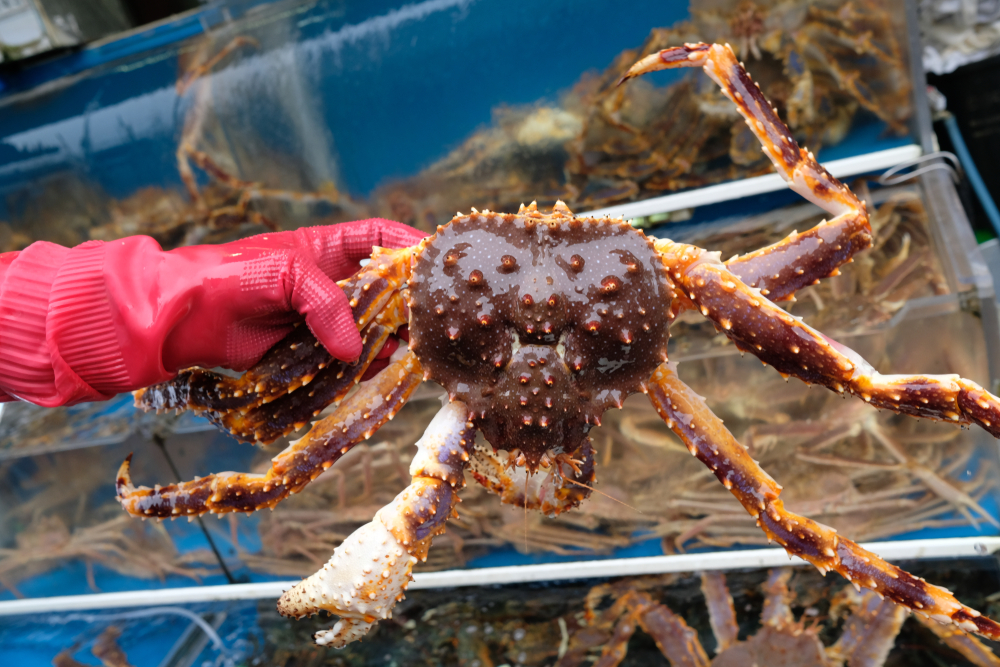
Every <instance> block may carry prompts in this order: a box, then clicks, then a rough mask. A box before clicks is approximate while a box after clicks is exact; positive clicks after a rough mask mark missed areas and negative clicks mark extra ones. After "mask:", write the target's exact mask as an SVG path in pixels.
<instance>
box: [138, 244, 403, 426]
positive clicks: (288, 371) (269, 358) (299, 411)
mask: <svg viewBox="0 0 1000 667" xmlns="http://www.w3.org/2000/svg"><path fill="white" fill-rule="evenodd" d="M410 252H411V249H407V248H403V249H401V250H385V249H382V248H377V249H376V251H375V253H373V259H372V261H371V262H369V264H368V265H367V266H366V267H364V268H363V269H361V270H360V271H358V272H357V273H355V274H354V275H353V276H351V277H350V278H348V279H346V280H342V281H340V282H339V283H337V284H338V285H339V286H340V288H341V289H343V290H344V293H345V294H346V295H347V297H348V299H349V301H350V304H351V308H352V310H353V315H354V321H355V322H356V323H357V325H358V329H359V330H360V331H362V332H363V344H364V348H363V351H362V354H361V359H360V360H359V361H358V362H357V363H355V364H347V363H344V362H340V361H336V360H334V359H333V358H332V357H331V356H330V354H329V353H328V352H327V351H326V348H324V347H323V346H322V345H320V344H319V342H318V341H317V340H316V337H315V336H313V335H312V332H310V331H309V328H308V327H303V326H299V327H297V328H296V329H295V330H294V331H292V333H290V334H289V335H288V336H287V337H286V338H285V339H284V340H282V341H280V342H279V343H277V344H276V345H275V346H274V347H273V348H271V349H270V350H269V351H268V353H267V354H265V355H264V358H263V359H261V360H260V361H259V362H258V363H257V364H256V365H255V366H254V367H253V368H251V369H250V370H248V371H247V372H246V373H244V374H243V375H242V376H241V377H239V378H231V377H227V376H224V375H220V374H218V373H213V372H212V371H207V370H204V369H201V368H193V369H189V370H186V371H183V372H181V373H180V374H179V375H178V376H177V377H176V378H174V379H173V380H170V381H169V382H163V383H160V384H157V385H153V386H152V387H147V388H146V389H141V390H139V391H137V392H135V394H134V395H135V403H136V406H137V407H140V408H143V409H145V410H150V409H156V410H169V409H174V410H193V411H195V412H197V413H199V414H204V415H205V416H207V417H208V418H209V419H211V420H212V421H213V422H215V423H216V424H218V425H219V426H221V427H222V428H224V429H226V430H228V431H229V432H230V433H232V434H233V435H235V436H236V437H238V438H240V439H252V440H257V441H258V442H264V443H267V442H271V441H273V440H274V439H276V438H277V437H279V436H281V435H285V434H287V433H289V432H291V431H292V430H295V429H296V428H300V427H301V426H302V425H303V424H304V422H306V421H308V420H309V419H311V418H312V417H314V416H315V413H316V411H317V409H322V408H324V407H326V405H328V404H330V403H332V402H336V401H339V400H340V399H341V398H343V396H344V395H345V394H346V393H347V391H349V390H350V388H351V387H353V386H354V384H355V383H356V382H357V381H358V379H359V378H361V376H362V375H364V373H365V370H367V368H368V365H369V364H370V363H371V361H372V359H374V357H375V355H376V354H378V352H379V350H380V349H381V348H382V344H383V343H384V342H385V338H386V337H387V336H388V335H389V333H391V332H392V331H394V330H395V329H396V328H398V327H399V326H400V325H402V324H403V323H405V321H406V309H405V305H404V300H403V298H402V297H401V296H400V295H399V294H398V291H399V288H400V287H401V286H402V285H403V283H405V282H406V280H407V278H408V277H409V253H410ZM314 380H318V382H317V384H316V386H314V387H313V388H312V389H310V390H309V393H310V394H313V395H311V396H310V397H309V398H310V399H313V400H311V401H304V402H303V401H302V400H301V399H300V397H297V398H296V400H295V401H294V402H292V403H291V405H293V406H295V408H294V411H295V414H293V415H287V414H286V415H284V416H283V417H281V418H280V419H279V415H278V413H279V412H288V411H289V408H287V407H282V406H281V404H279V405H278V406H271V408H269V409H267V410H265V411H264V412H265V413H266V415H261V414H258V412H259V411H255V409H256V408H259V407H260V406H262V405H265V404H268V403H271V402H272V401H275V400H276V399H279V398H281V397H282V396H285V395H286V394H290V393H292V392H294V391H296V390H298V389H300V388H301V387H304V386H305V385H308V384H310V383H311V382H313V381H314ZM320 387H322V389H320ZM316 394H319V398H317V397H316ZM323 400H325V402H323V403H322V405H318V407H317V404H318V403H319V402H320V401H323ZM275 408H278V409H275Z"/></svg>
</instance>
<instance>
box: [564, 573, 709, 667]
mask: <svg viewBox="0 0 1000 667" xmlns="http://www.w3.org/2000/svg"><path fill="white" fill-rule="evenodd" d="M616 619H617V622H616ZM612 623H614V624H615V625H614V629H613V630H612V632H611V636H610V637H609V636H608V633H607V631H606V630H604V628H606V627H609V626H610V625H611V624H612ZM591 625H592V629H591V628H587V629H583V630H581V631H578V632H577V633H575V634H574V636H573V639H572V640H571V643H570V646H569V650H568V651H567V652H566V654H565V655H564V656H563V657H562V658H561V659H560V660H559V662H557V663H556V667H576V666H577V665H581V664H584V661H585V659H586V656H587V654H588V653H589V652H590V650H591V649H593V648H595V647H597V646H600V645H601V644H604V648H603V649H602V651H601V655H600V657H599V658H598V659H597V660H596V661H595V662H594V663H593V667H617V665H620V664H621V662H622V660H624V659H625V656H626V654H627V653H628V643H629V640H630V639H631V638H632V635H633V634H635V631H636V629H637V628H640V627H641V628H642V629H643V630H644V631H645V632H646V633H647V634H648V635H650V636H651V637H652V638H653V639H654V640H655V641H656V645H657V647H659V649H660V652H661V653H662V654H663V655H664V656H666V657H667V658H668V659H669V660H670V664H671V665H672V666H673V667H708V665H709V660H708V656H707V655H706V654H705V649H704V648H702V646H701V642H699V641H698V633H697V632H695V631H694V630H692V629H691V627H690V626H689V625H688V624H687V623H685V622H684V619H683V618H681V617H680V616H678V615H677V614H675V613H673V612H672V611H670V609H668V608H667V607H666V605H662V604H659V603H658V602H656V601H655V600H654V599H653V598H652V597H650V596H649V595H648V594H647V593H644V592H642V591H636V590H630V591H628V592H626V593H625V594H624V595H622V596H621V597H620V598H618V599H617V600H616V601H615V603H614V604H613V605H612V606H611V607H609V608H608V609H606V610H605V611H603V612H601V615H600V618H599V619H598V620H597V621H596V623H593V624H591Z"/></svg>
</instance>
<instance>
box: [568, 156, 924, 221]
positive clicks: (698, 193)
mask: <svg viewBox="0 0 1000 667" xmlns="http://www.w3.org/2000/svg"><path fill="white" fill-rule="evenodd" d="M918 157H920V146H917V145H916V144H910V145H908V146H898V147H897V148H889V149H886V150H882V151H875V152H874V153H866V154H865V155H857V156H855V157H848V158H844V159H842V160H830V161H829V162H825V163H824V164H823V166H824V167H826V169H827V171H829V172H830V173H831V174H833V175H834V176H836V177H837V178H844V177H847V176H854V175H856V174H868V173H874V172H879V171H884V170H886V169H888V168H890V167H895V166H896V165H898V164H902V163H904V162H908V161H910V160H915V159H917V158H918ZM786 187H788V186H787V185H786V184H785V181H784V179H782V178H781V176H778V174H765V175H764V176H756V177H754V178H744V179H743V180H739V181H732V182H730V183H720V184H718V185H710V186H708V187H704V188H698V189H697V190H691V191H689V192H678V193H676V194H672V195H664V196H662V197H655V198H653V199H645V200H643V201H637V202H632V203H630V204H619V205H617V206H608V207H606V208H599V209H597V210H596V211H589V212H586V213H577V215H586V216H588V217H593V218H600V217H603V216H605V215H607V216H610V217H613V218H617V217H619V216H621V217H623V218H626V219H632V218H641V217H645V216H647V215H656V214H657V213H669V212H671V211H680V210H682V209H686V208H695V207H697V206H706V205H708V204H717V203H719V202H723V201H731V200H733V199H741V198H743V197H750V196H752V195H760V194H764V193H765V192H777V191H778V190H784V189H785V188H786Z"/></svg>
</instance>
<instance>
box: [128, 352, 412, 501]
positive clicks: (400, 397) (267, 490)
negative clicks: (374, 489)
mask: <svg viewBox="0 0 1000 667" xmlns="http://www.w3.org/2000/svg"><path fill="white" fill-rule="evenodd" d="M397 354H399V351H397ZM422 381H423V369H422V368H421V367H420V362H419V361H417V357H416V355H414V354H413V353H412V352H406V353H405V354H403V355H401V358H399V359H397V360H396V361H394V362H393V363H391V364H389V366H387V367H386V368H385V369H383V370H382V371H381V372H380V373H379V374H378V375H376V376H375V377H374V378H372V379H371V380H370V381H369V382H366V383H364V384H362V385H361V386H360V387H359V388H358V391H357V392H355V393H354V394H352V395H351V396H349V397H348V398H347V399H346V400H344V401H343V402H342V403H341V404H340V405H339V406H338V407H337V409H336V411H334V413H333V414H332V415H330V416H329V417H326V418H325V419H322V420H320V421H318V422H316V424H314V425H313V427H312V429H311V430H310V431H309V432H308V433H307V434H306V435H305V436H304V437H303V438H302V439H301V440H298V441H297V442H295V443H293V444H291V445H289V446H288V448H287V449H285V451H283V452H281V453H280V454H278V455H277V456H276V457H274V458H273V459H272V460H271V469H270V470H268V471H267V473H266V474H250V473H239V472H224V473H217V474H214V475H209V476H208V477H202V478H200V479H195V480H194V481H191V482H182V483H180V484H170V485H167V486H162V487H161V486H156V487H154V488H152V489H150V488H149V487H135V486H133V485H132V479H131V477H130V475H129V463H130V461H131V458H132V456H131V454H130V455H129V457H128V458H127V459H125V462H124V463H122V466H121V469H120V470H119V471H118V480H117V489H118V502H120V503H121V504H122V507H123V508H125V510H126V511H127V512H128V513H129V514H132V515H134V516H140V517H158V518H163V519H165V518H167V517H172V518H176V517H178V516H189V517H190V516H196V515H199V514H204V513H206V512H212V513H213V514H224V513H226V512H255V511H257V510H259V509H262V508H264V507H271V508H273V507H274V506H275V505H276V504H278V502H280V501H281V500H283V499H284V498H286V497H288V495H289V494H291V493H297V492H298V491H300V490H302V488H303V487H304V486H305V485H306V484H308V483H309V482H310V481H312V480H313V479H315V478H316V477H318V476H319V475H320V473H322V472H323V471H324V470H326V469H327V468H329V467H330V466H332V465H333V464H334V463H335V462H336V461H337V459H339V458H340V457H341V456H343V455H344V454H346V453H347V452H348V451H350V449H351V447H353V446H354V445H356V444H357V443H359V442H361V441H362V440H365V439H367V438H369V437H371V435H372V433H374V432H375V431H376V430H378V428H379V427H381V426H382V424H384V423H385V422H387V421H388V420H390V419H392V418H393V416H395V414H396V413H397V412H398V411H399V409H400V408H401V407H403V405H404V404H405V403H406V400H407V399H408V398H409V397H410V394H411V393H413V390H414V389H416V388H417V387H418V386H419V385H420V383H421V382H422Z"/></svg>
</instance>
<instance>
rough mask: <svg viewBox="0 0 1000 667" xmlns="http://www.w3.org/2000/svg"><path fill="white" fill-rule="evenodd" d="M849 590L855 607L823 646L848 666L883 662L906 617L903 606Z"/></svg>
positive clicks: (872, 666)
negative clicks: (837, 635)
mask: <svg viewBox="0 0 1000 667" xmlns="http://www.w3.org/2000/svg"><path fill="white" fill-rule="evenodd" d="M851 593H852V594H854V595H855V596H856V597H857V602H856V606H855V609H854V611H853V612H852V613H851V615H850V616H848V617H847V620H846V621H844V631H843V634H841V635H840V639H838V640H837V643H836V644H834V645H833V646H831V647H830V648H828V649H827V655H828V656H830V657H831V658H834V659H836V660H839V661H840V663H845V662H846V663H847V664H848V665H849V666H850V667H854V666H855V665H858V666H859V667H861V666H869V665H870V666H871V667H878V666H880V665H884V664H885V660H886V658H887V657H888V655H889V651H891V650H892V648H893V646H894V645H895V644H896V635H898V634H899V630H900V628H902V627H903V622H904V621H906V617H907V616H908V614H907V611H906V607H901V606H899V605H897V604H896V603H894V602H891V601H890V600H885V599H879V598H878V597H877V596H876V595H875V594H874V593H868V592H866V593H864V594H860V595H859V594H857V593H855V592H854V591H851ZM917 618H918V619H922V618H923V617H921V616H918V617H917ZM928 625H929V626H933V627H936V628H941V630H942V631H949V630H951V631H953V632H956V633H958V634H960V635H962V636H963V637H966V636H967V635H966V634H965V633H964V632H962V631H961V630H958V629H954V626H949V627H947V628H946V627H945V626H943V625H941V624H940V623H935V622H933V621H930V622H929V623H928ZM840 663H838V664H840Z"/></svg>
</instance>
